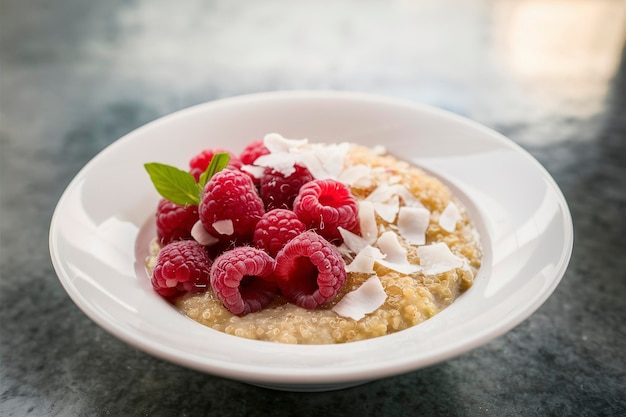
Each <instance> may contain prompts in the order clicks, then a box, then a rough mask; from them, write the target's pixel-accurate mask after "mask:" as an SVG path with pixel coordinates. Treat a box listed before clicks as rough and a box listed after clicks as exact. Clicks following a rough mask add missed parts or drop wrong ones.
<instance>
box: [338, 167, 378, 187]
mask: <svg viewBox="0 0 626 417" xmlns="http://www.w3.org/2000/svg"><path fill="white" fill-rule="evenodd" d="M371 177H372V169H371V168H370V167H368V166H367V165H363V164H358V165H353V166H351V167H348V168H346V169H344V170H343V171H341V173H340V174H339V177H338V178H337V179H338V180H339V181H341V182H343V183H344V184H346V185H350V186H353V185H356V184H359V185H360V186H363V187H367V184H370V183H371Z"/></svg>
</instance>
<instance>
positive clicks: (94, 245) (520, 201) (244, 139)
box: [50, 92, 573, 391]
mask: <svg viewBox="0 0 626 417" xmlns="http://www.w3.org/2000/svg"><path fill="white" fill-rule="evenodd" d="M270 132H278V133H281V134H283V135H284V136H286V137H291V138H304V137H306V138H309V139H310V140H311V141H314V142H317V141H321V142H337V141H350V142H357V143H360V144H364V145H370V146H373V145H378V144H382V145H384V146H385V147H386V148H387V149H388V150H389V151H390V152H391V153H392V154H395V155H397V156H399V157H401V158H403V159H406V160H408V161H410V162H412V163H415V164H417V165H419V166H421V167H423V168H425V169H426V170H428V171H429V172H431V173H433V174H434V175H436V176H438V177H439V178H440V179H442V180H443V181H444V182H446V183H447V184H448V185H450V186H451V187H452V188H453V190H454V191H455V192H456V194H457V196H459V198H460V199H461V200H462V201H463V202H464V203H465V204H466V206H467V207H468V211H469V213H470V216H471V217H472V218H473V220H474V222H475V223H476V225H477V227H478V229H479V232H480V234H481V240H482V245H483V249H484V260H483V266H482V267H481V269H480V271H479V273H478V276H477V278H476V280H475V284H474V286H473V287H471V288H470V289H469V290H468V291H467V292H466V293H465V294H463V295H462V296H461V297H460V298H459V299H458V300H457V301H456V302H454V303H453V304H452V305H451V306H450V307H448V308H447V309H445V310H444V311H442V312H441V313H439V314H438V315H436V316H435V317H433V318H431V319H430V320H427V321H426V322H424V323H422V324H420V325H417V326H415V327H413V328H410V329H408V330H404V331H401V332H398V333H396V334H392V335H388V336H384V337H379V338H375V339H371V340H367V341H359V342H352V343H346V344H339V345H321V346H313V345H286V344H279V343H271V342H261V341H254V340H247V339H243V338H238V337H235V336H230V335H227V334H224V333H220V332H218V331H215V330H212V329H210V328H208V327H205V326H202V325H200V324H198V323H196V322H194V321H192V320H191V319H189V318H187V317H185V316H183V315H181V314H180V313H179V312H177V311H176V310H175V309H174V308H173V307H172V306H171V305H169V304H168V303H167V302H166V301H164V300H163V299H162V298H160V297H159V296H158V295H157V294H156V293H155V292H154V291H153V290H152V288H151V285H150V282H149V279H148V277H147V275H146V273H145V271H144V268H143V259H144V256H145V255H146V254H147V242H148V241H149V239H150V238H151V237H152V236H153V234H154V226H153V225H152V219H153V217H152V216H153V213H154V210H155V207H156V203H157V201H158V198H159V197H158V195H157V193H156V192H155V190H154V188H153V186H152V184H151V183H150V181H149V178H148V175H147V174H146V172H145V170H144V167H143V164H144V163H145V162H152V161H158V162H163V163H167V164H171V165H175V166H178V167H181V168H184V167H185V166H186V164H187V162H188V160H189V158H190V156H192V155H193V154H195V153H196V152H198V151H199V150H201V149H204V148H208V147H225V148H228V149H231V150H233V151H235V152H239V151H240V150H241V149H243V147H244V146H245V144H247V143H248V142H250V141H251V140H252V139H257V138H261V137H262V136H263V135H264V134H266V133H270ZM572 242H573V230H572V222H571V217H570V213H569V210H568V207H567V203H566V201H565V199H564V198H563V195H562V194H561V192H560V190H559V188H558V187H557V185H556V184H555V182H554V181H553V179H552V178H551V177H550V175H549V174H548V173H547V172H546V171H545V170H544V169H543V167H542V166H541V165H540V164H539V163H538V162H537V161H536V160H535V159H533V158H532V157H531V156H530V155H529V154H528V153H526V152H525V151H524V150H522V149H521V148H520V147H518V146H517V145H515V144H514V143H513V142H511V141H510V140H508V139H506V138H505V137H503V136H501V135H500V134H498V133H496V132H494V131H492V130H489V129H487V128H485V127H483V126H481V125H478V124H476V123H474V122H471V121H469V120H466V119H464V118H461V117H459V116H456V115H453V114H450V113H447V112H445V111H442V110H438V109H434V108H431V107H427V106H423V105H418V104H414V103H410V102H405V101H396V100H393V99H388V98H381V97H376V96H370V95H364V94H355V93H338V92H278V93H265V94H256V95H249V96H241V97H235V98H229V99H224V100H218V101H214V102H209V103H206V104H202V105H198V106H195V107H191V108H189V109H186V110H183V111H180V112H177V113H174V114H172V115H169V116H166V117H163V118H161V119H159V120H156V121H154V122H152V123H149V124H148V125H146V126H144V127H141V128H139V129H137V130H136V131H134V132H131V133H129V134H128V135H126V136H124V137H123V138H121V139H119V140H118V141H116V142H115V143H113V144H112V145H111V146H109V147H108V148H107V149H105V150H103V151H102V152H101V153H100V154H99V155H97V156H96V157H95V158H94V159H93V160H92V161H90V162H89V163H88V164H87V165H86V166H85V167H84V168H83V169H82V170H81V171H80V172H79V173H78V175H76V177H75V178H74V179H73V181H72V182H71V183H70V184H69V186H68V187H67V189H66V190H65V192H64V194H63V196H62V197H61V199H60V201H59V203H58V206H57V208H56V210H55V213H54V216H53V218H52V223H51V228H50V253H51V257H52V261H53V264H54V267H55V269H56V271H57V274H58V276H59V279H60V281H61V283H62V285H63V286H64V287H65V289H66V291H67V293H68V294H69V295H70V297H71V298H72V300H73V301H74V302H75V303H76V304H77V305H78V307H79V308H80V309H81V310H83V311H84V312H85V314H87V315H88V316H89V317H90V318H91V319H92V320H93V321H95V322H96V323H97V324H98V325H100V326H102V327H103V328H104V329H106V330H107V331H109V332H111V333H112V334H113V335H115V336H117V337H118V338H120V339H122V340H124V341H125V342H127V343H129V344H131V345H133V346H135V347H137V348H139V349H141V350H143V351H145V352H147V353H149V354H151V355H154V356H156V357H159V358H162V359H165V360H168V361H171V362H174V363H176V364H179V365H182V366H186V367H189V368H193V369H196V370H200V371H204V372H207V373H210V374H214V375H219V376H222V377H226V378H232V379H235V380H240V381H244V382H247V383H251V384H255V385H259V386H265V387H270V388H274V389H281V390H292V391H322V390H332V389H339V388H344V387H348V386H352V385H357V384H360V383H364V382H367V381H370V380H374V379H378V378H383V377H388V376H392V375H397V374H401V373H406V372H410V371H413V370H416V369H419V368H422V367H425V366H428V365H432V364H434V363H437V362H440V361H444V360H446V359H449V358H452V357H454V356H456V355H459V354H461V353H464V352H467V351H469V350H471V349H473V348H476V347H477V346H479V345H481V344H484V343H486V342H487V341H489V340H491V339H493V338H495V337H497V336H499V335H501V334H503V333H505V332H507V331H508V330H510V329H511V328H513V327H514V326H516V325H517V324H519V323H520V322H521V321H522V320H524V319H525V318H527V317H528V316H529V315H530V314H532V313H533V312H534V311H535V310H536V309H537V308H539V306H540V305H541V304H542V303H543V302H544V301H545V300H546V299H547V298H548V296H549V295H550V294H551V293H552V292H553V291H554V289H555V287H556V286H557V284H558V283H559V281H560V279H561V277H562V276H563V274H564V272H565V269H566V267H567V264H568V262H569V258H570V255H571V250H572ZM103 354H106V352H105V353H103Z"/></svg>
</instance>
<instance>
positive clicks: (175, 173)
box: [144, 153, 230, 206]
mask: <svg viewBox="0 0 626 417" xmlns="http://www.w3.org/2000/svg"><path fill="white" fill-rule="evenodd" d="M228 161H230V156H229V155H228V154H227V153H217V154H215V155H213V158H211V163H210V164H209V166H208V167H207V169H206V170H205V171H204V172H203V173H202V175H200V178H199V180H198V182H196V179H195V178H194V177H193V175H191V174H190V173H189V172H186V171H183V170H181V169H178V168H176V167H173V166H171V165H167V164H161V163H159V162H149V163H146V164H144V167H145V168H146V171H148V175H150V179H151V180H152V184H154V188H156V190H157V192H158V193H159V194H160V195H161V196H162V197H163V198H166V199H167V200H169V201H171V202H172V203H174V204H178V205H180V206H187V205H196V206H197V205H198V204H200V196H201V195H202V190H203V189H204V186H205V185H206V183H207V182H209V180H210V179H211V177H213V175H215V174H216V173H218V172H219V171H221V170H223V169H224V168H226V165H228Z"/></svg>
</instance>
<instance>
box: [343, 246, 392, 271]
mask: <svg viewBox="0 0 626 417" xmlns="http://www.w3.org/2000/svg"><path fill="white" fill-rule="evenodd" d="M384 257H385V255H384V254H383V253H382V252H381V251H380V250H379V249H377V248H375V247H373V246H370V245H367V246H366V247H364V248H363V249H361V251H360V252H359V253H357V255H356V256H355V257H354V260H352V262H351V263H350V264H349V265H346V272H358V273H364V274H373V273H374V262H376V261H377V260H381V259H383V258H384Z"/></svg>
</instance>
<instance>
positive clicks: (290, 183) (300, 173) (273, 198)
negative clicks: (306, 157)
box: [261, 165, 313, 210]
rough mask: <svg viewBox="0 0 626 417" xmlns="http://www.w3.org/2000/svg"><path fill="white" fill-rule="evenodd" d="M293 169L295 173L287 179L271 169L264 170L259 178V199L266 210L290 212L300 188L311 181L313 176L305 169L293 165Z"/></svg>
mask: <svg viewBox="0 0 626 417" xmlns="http://www.w3.org/2000/svg"><path fill="white" fill-rule="evenodd" d="M294 168H295V169H296V170H295V172H293V173H292V174H291V175H289V176H288V177H285V176H284V175H283V174H282V173H281V172H279V171H276V170H274V169H272V168H265V172H264V173H263V176H262V177H261V198H263V202H264V203H265V208H266V209H267V210H272V209H276V208H283V209H289V210H291V209H292V207H293V200H294V199H295V198H296V196H297V195H298V192H299V191H300V188H301V187H302V186H303V185H304V184H306V183H308V182H309V181H311V180H313V175H311V173H310V172H309V170H308V169H306V168H305V167H303V166H301V165H295V166H294Z"/></svg>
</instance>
